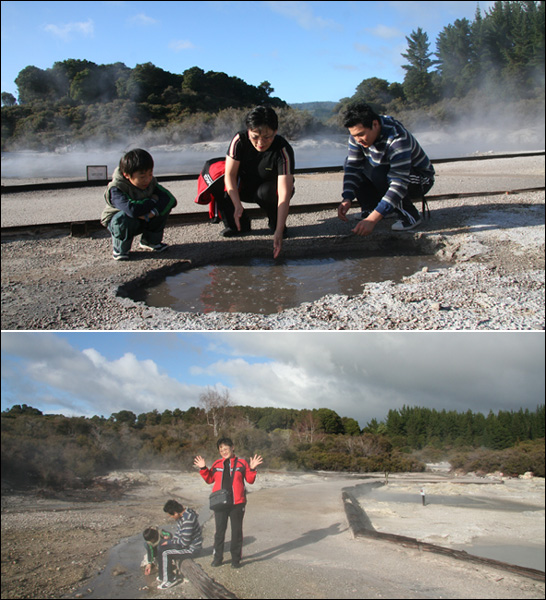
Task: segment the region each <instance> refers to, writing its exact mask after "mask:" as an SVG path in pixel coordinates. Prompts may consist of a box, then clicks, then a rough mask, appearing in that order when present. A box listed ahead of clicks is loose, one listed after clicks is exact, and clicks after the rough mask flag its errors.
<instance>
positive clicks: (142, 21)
mask: <svg viewBox="0 0 546 600" xmlns="http://www.w3.org/2000/svg"><path fill="white" fill-rule="evenodd" d="M129 23H131V24H133V25H141V26H144V27H148V26H150V25H157V24H158V23H159V21H158V20H157V19H154V18H153V17H149V16H148V15H145V14H144V13H139V14H138V15H134V16H133V17H131V18H130V19H129Z"/></svg>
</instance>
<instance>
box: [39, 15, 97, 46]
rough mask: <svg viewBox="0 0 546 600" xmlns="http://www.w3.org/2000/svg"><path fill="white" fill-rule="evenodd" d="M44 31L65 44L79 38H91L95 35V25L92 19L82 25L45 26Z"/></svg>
mask: <svg viewBox="0 0 546 600" xmlns="http://www.w3.org/2000/svg"><path fill="white" fill-rule="evenodd" d="M44 30H45V31H47V32H49V33H51V34H53V35H54V36H56V37H58V38H61V39H62V40H64V41H65V42H68V41H70V40H71V39H73V38H75V37H79V36H84V37H93V35H94V33H95V24H94V23H93V20H92V19H88V20H87V21H85V22H84V23H66V24H64V25H54V24H50V25H45V26H44Z"/></svg>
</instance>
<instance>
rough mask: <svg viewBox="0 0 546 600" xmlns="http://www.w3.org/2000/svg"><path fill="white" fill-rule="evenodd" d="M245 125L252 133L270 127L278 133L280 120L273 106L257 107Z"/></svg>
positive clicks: (250, 113) (248, 116)
mask: <svg viewBox="0 0 546 600" xmlns="http://www.w3.org/2000/svg"><path fill="white" fill-rule="evenodd" d="M245 125H246V128H247V129H250V130H251V131H254V130H256V129H261V128H262V127H269V129H272V130H273V131H277V129H278V128H279V118H278V117H277V113H276V112H275V111H274V110H273V109H272V108H271V106H257V107H256V108H254V109H252V110H251V111H250V112H249V113H248V115H247V116H246V119H245Z"/></svg>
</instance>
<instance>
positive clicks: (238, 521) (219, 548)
mask: <svg viewBox="0 0 546 600" xmlns="http://www.w3.org/2000/svg"><path fill="white" fill-rule="evenodd" d="M245 506H246V505H245V504H232V505H231V507H228V508H224V509H221V510H217V511H215V512H214V520H215V522H216V532H215V534H214V560H216V561H222V560H223V559H224V541H225V538H226V529H227V525H228V520H230V521H231V545H230V550H231V560H232V561H233V562H234V563H238V562H239V561H240V560H241V557H242V556H243V518H244V516H245Z"/></svg>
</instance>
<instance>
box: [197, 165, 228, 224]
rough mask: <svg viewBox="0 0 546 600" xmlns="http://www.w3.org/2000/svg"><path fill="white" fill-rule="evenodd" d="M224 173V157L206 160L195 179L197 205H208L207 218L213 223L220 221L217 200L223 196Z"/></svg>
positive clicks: (224, 188)
mask: <svg viewBox="0 0 546 600" xmlns="http://www.w3.org/2000/svg"><path fill="white" fill-rule="evenodd" d="M225 172H226V157H225V156H222V157H220V158H211V159H210V160H207V162H206V163H205V164H204V166H203V168H202V169H201V173H199V178H198V179H197V196H196V198H195V202H196V203H197V204H208V205H209V217H210V218H211V220H213V221H214V222H216V223H218V222H219V221H220V213H219V211H218V206H217V198H219V197H220V195H223V194H224V192H225V190H226V187H225V182H224V174H225Z"/></svg>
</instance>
